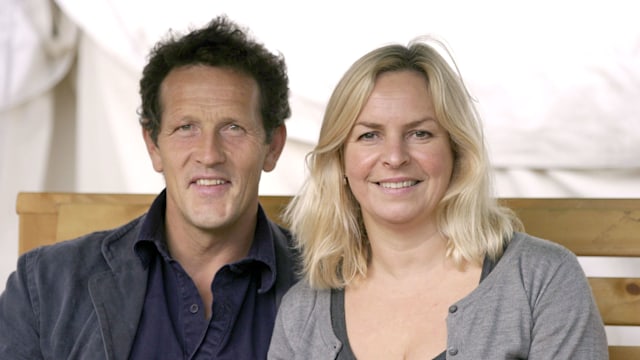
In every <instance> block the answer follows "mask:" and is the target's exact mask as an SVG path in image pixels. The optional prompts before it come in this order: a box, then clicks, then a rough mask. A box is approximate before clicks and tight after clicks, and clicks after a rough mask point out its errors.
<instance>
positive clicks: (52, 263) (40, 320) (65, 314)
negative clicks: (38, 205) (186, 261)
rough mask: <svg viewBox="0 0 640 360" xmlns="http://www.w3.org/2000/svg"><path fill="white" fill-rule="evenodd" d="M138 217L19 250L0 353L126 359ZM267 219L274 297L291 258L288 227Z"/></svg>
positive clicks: (0, 327)
mask: <svg viewBox="0 0 640 360" xmlns="http://www.w3.org/2000/svg"><path fill="white" fill-rule="evenodd" d="M143 221H144V215H143V216H142V217H140V218H138V219H136V220H134V221H132V222H130V223H128V224H126V225H124V226H122V227H119V228H117V229H115V230H109V231H102V232H96V233H92V234H89V235H86V236H83V237H80V238H78V239H75V240H71V241H66V242H61V243H57V244H55V245H52V246H46V247H42V248H38V249H35V250H33V251H30V252H28V253H26V254H24V255H22V256H21V257H20V258H19V260H18V266H17V270H16V271H15V272H14V273H12V274H11V275H10V277H9V279H8V281H7V286H6V288H5V291H4V293H3V294H2V295H0V359H28V360H34V359H92V360H93V359H127V357H128V356H129V351H130V349H131V346H132V344H133V340H134V337H135V335H136V330H137V328H138V321H139V319H140V314H141V312H142V307H143V304H144V298H145V290H146V287H147V286H146V285H147V277H148V276H147V270H146V269H145V268H143V266H142V264H141V261H140V258H139V257H138V256H137V255H136V254H135V252H134V251H133V244H134V242H135V241H136V238H137V234H138V232H139V230H140V226H141V224H142V223H143ZM269 225H270V227H271V232H272V234H273V238H274V242H275V247H276V264H277V279H276V283H275V291H276V299H277V303H278V304H279V301H280V298H281V297H282V295H283V294H284V293H285V292H286V290H287V289H288V288H289V287H290V286H291V285H292V284H293V283H294V282H295V280H296V279H295V276H294V261H295V260H294V256H293V254H292V253H291V250H290V247H289V246H288V244H289V234H288V232H286V231H285V230H283V229H282V228H280V227H279V226H277V225H276V224H274V223H272V222H271V221H269Z"/></svg>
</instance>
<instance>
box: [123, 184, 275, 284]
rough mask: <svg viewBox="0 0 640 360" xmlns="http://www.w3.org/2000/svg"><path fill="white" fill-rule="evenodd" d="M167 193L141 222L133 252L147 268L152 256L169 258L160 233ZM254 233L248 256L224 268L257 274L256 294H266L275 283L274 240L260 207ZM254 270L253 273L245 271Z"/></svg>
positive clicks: (163, 194) (152, 206)
mask: <svg viewBox="0 0 640 360" xmlns="http://www.w3.org/2000/svg"><path fill="white" fill-rule="evenodd" d="M166 207H167V193H166V189H164V190H163V191H162V192H161V193H160V194H159V195H158V196H157V197H156V199H155V200H154V201H153V203H152V204H151V206H150V207H149V211H148V212H147V215H146V216H145V218H144V221H143V223H142V227H141V229H140V232H139V233H138V239H137V240H136V241H135V243H134V250H135V252H136V254H137V255H138V257H139V258H140V261H141V262H142V264H143V265H144V266H145V267H147V266H148V265H149V262H150V261H151V260H152V257H153V256H156V255H158V254H160V255H161V256H163V257H165V258H171V256H170V255H169V253H168V250H167V246H166V234H165V230H164V224H165V217H164V214H165V210H166ZM257 216H258V218H257V223H256V230H255V233H254V236H253V242H252V244H251V248H250V249H249V253H248V254H247V256H246V257H244V258H243V259H240V260H238V261H236V262H234V263H232V264H228V266H230V267H231V269H232V270H234V271H240V272H242V271H259V272H260V277H261V286H260V289H258V292H259V293H265V292H267V291H269V290H270V289H271V288H272V287H273V286H274V284H275V282H276V275H277V274H276V253H275V239H274V238H273V236H274V234H273V232H272V231H271V226H270V224H269V220H268V219H267V216H266V214H265V212H264V209H263V208H262V206H261V205H258V214H257ZM249 269H256V270H249Z"/></svg>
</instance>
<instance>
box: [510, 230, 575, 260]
mask: <svg viewBox="0 0 640 360" xmlns="http://www.w3.org/2000/svg"><path fill="white" fill-rule="evenodd" d="M504 256H505V257H506V258H508V257H518V258H524V259H531V260H545V261H553V262H555V261H564V260H565V259H566V258H568V257H569V258H574V257H575V255H574V254H573V253H572V252H571V251H570V250H569V249H567V248H565V247H564V246H562V245H560V244H558V243H555V242H553V241H551V240H547V239H542V238H539V237H535V236H532V235H529V234H527V233H523V232H516V233H514V234H513V237H512V239H511V241H510V242H509V245H508V246H507V250H506V252H505V254H504Z"/></svg>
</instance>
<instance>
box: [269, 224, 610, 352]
mask: <svg viewBox="0 0 640 360" xmlns="http://www.w3.org/2000/svg"><path fill="white" fill-rule="evenodd" d="M330 293H331V291H330V290H320V291H316V290H313V289H311V288H310V287H309V286H308V284H307V283H306V282H304V281H301V282H299V283H298V284H296V285H295V286H294V287H293V288H291V289H290V290H289V292H288V293H287V294H286V295H285V297H284V298H283V300H282V304H281V306H280V309H279V311H278V316H277V319H276V325H275V329H274V332H273V337H272V339H271V347H270V349H269V355H268V359H273V360H275V359H286V360H292V359H305V360H313V359H335V358H336V355H337V353H338V351H339V350H340V348H341V347H342V344H341V343H340V341H339V340H338V339H337V338H336V336H335V334H334V332H333V329H332V327H331V315H330V297H331V296H330ZM451 305H452V306H451V307H450V311H449V314H448V317H447V349H446V350H447V359H454V360H466V359H470V360H471V359H472V360H478V359H531V360H536V359H539V360H549V359H554V360H561V359H583V360H589V359H598V360H600V359H608V352H607V340H606V336H605V331H604V326H603V323H602V319H601V318H600V314H599V312H598V309H597V307H596V305H595V302H594V300H593V296H592V293H591V288H590V287H589V283H588V282H587V280H586V277H585V274H584V272H583V270H582V268H581V267H580V264H579V263H578V261H577V258H576V257H575V256H574V255H573V253H571V252H569V251H568V250H566V249H565V248H563V247H561V246H559V245H557V244H554V243H551V242H549V241H546V240H542V239H537V238H534V237H531V236H529V235H526V234H523V233H516V234H514V237H513V239H512V241H511V243H510V244H509V246H508V247H507V250H506V251H505V253H504V255H503V256H502V258H501V259H500V261H499V262H498V263H497V264H496V266H495V268H494V269H493V271H492V272H491V273H490V274H489V275H488V276H487V277H486V278H485V279H484V281H482V282H481V283H480V284H479V285H478V287H477V288H476V289H475V290H473V291H472V292H471V293H470V294H469V295H467V296H466V297H464V298H463V299H461V300H460V301H458V302H456V303H455V304H451ZM390 311H392V310H390ZM381 331H384V329H382V330H381Z"/></svg>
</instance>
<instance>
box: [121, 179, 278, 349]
mask: <svg viewBox="0 0 640 360" xmlns="http://www.w3.org/2000/svg"><path fill="white" fill-rule="evenodd" d="M165 208H166V194H165V193H164V192H163V193H162V194H161V195H160V196H159V197H158V198H157V199H156V200H155V201H154V203H153V204H152V205H151V207H150V209H149V212H148V214H147V217H146V219H145V220H144V223H143V225H142V229H141V231H140V235H139V239H138V240H137V241H136V244H135V250H136V253H137V254H138V256H139V257H140V260H141V261H142V262H143V264H144V265H145V266H146V267H148V270H149V281H148V283H147V293H146V297H145V302H144V308H143V311H142V315H141V318H140V323H139V326H138V330H137V333H136V338H135V341H134V344H133V348H132V350H131V358H132V359H234V360H235V359H265V358H266V356H267V350H268V348H269V342H270V340H271V333H272V331H273V325H274V322H275V316H276V303H275V294H274V290H275V289H274V288H275V286H274V284H275V279H276V266H275V262H276V256H275V249H274V240H273V238H272V236H271V232H270V231H269V226H268V223H267V220H266V216H265V214H264V212H263V210H262V208H260V209H259V210H258V222H257V226H256V231H255V236H254V241H253V244H252V246H251V248H250V250H249V253H248V255H247V256H246V257H245V258H244V259H241V260H240V261H238V262H235V263H232V264H227V265H225V266H223V267H222V268H221V269H220V270H219V271H218V272H217V273H216V275H215V277H214V278H213V279H212V282H211V291H212V293H213V304H212V309H211V314H212V316H211V319H210V320H207V319H206V318H205V312H204V304H203V302H202V299H201V298H200V295H199V293H198V290H197V288H196V286H195V283H194V282H193V280H191V278H190V277H189V275H188V274H187V273H186V272H185V271H184V269H183V268H182V266H181V265H180V264H179V263H178V262H177V261H176V260H174V259H172V258H171V255H170V254H169V253H168V251H167V246H166V235H165V230H164V223H165V222H164V213H165Z"/></svg>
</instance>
